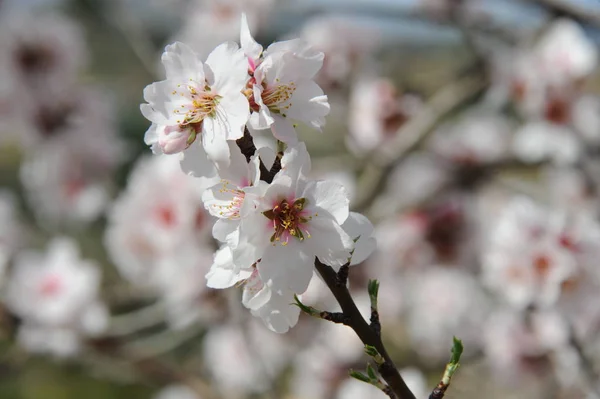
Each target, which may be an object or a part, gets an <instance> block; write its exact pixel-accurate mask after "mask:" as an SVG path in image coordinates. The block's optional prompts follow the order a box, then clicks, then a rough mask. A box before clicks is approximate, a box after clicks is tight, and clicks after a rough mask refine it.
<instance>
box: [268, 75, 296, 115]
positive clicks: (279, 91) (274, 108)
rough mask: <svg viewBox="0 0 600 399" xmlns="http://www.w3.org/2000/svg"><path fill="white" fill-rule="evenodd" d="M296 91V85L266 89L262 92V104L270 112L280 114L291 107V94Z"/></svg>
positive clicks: (282, 85)
mask: <svg viewBox="0 0 600 399" xmlns="http://www.w3.org/2000/svg"><path fill="white" fill-rule="evenodd" d="M294 91H296V84H295V83H294V82H291V83H289V84H278V85H276V86H272V87H266V88H265V89H264V90H263V92H262V96H261V97H262V100H263V103H264V104H265V106H266V107H267V108H269V110H270V111H271V112H274V113H277V114H278V113H282V111H285V110H287V109H289V108H290V107H291V106H292V103H291V102H289V101H290V99H291V98H292V94H294ZM284 116H285V115H284Z"/></svg>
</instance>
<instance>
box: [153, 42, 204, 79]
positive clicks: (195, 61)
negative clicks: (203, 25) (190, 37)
mask: <svg viewBox="0 0 600 399" xmlns="http://www.w3.org/2000/svg"><path fill="white" fill-rule="evenodd" d="M161 61H162V63H163V65H164V66H165V71H166V73H167V79H172V80H178V81H185V82H187V81H190V80H192V81H194V82H196V83H199V84H203V83H204V68H203V65H202V61H200V58H199V56H198V54H196V52H195V51H194V50H192V48H191V47H189V46H188V45H186V44H183V43H181V42H175V43H173V44H169V45H168V46H167V47H166V48H165V52H164V53H163V55H162V57H161Z"/></svg>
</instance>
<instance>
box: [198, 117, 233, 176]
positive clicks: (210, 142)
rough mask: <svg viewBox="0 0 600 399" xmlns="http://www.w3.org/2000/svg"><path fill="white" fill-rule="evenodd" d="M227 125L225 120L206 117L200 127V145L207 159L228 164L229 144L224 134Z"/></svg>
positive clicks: (225, 133)
mask: <svg viewBox="0 0 600 399" xmlns="http://www.w3.org/2000/svg"><path fill="white" fill-rule="evenodd" d="M227 130H228V126H227V125H226V121H224V120H222V119H220V118H218V117H217V118H206V119H205V120H204V123H203V127H202V146H203V147H204V151H206V155H207V156H208V159H209V160H211V161H213V162H216V163H221V164H223V165H229V162H230V160H229V146H228V145H227V140H226V135H227Z"/></svg>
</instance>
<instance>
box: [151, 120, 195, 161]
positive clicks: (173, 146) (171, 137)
mask: <svg viewBox="0 0 600 399" xmlns="http://www.w3.org/2000/svg"><path fill="white" fill-rule="evenodd" d="M157 133H158V145H159V146H160V148H161V150H162V152H163V153H165V154H176V153H178V152H182V151H183V150H185V149H186V148H187V147H188V146H189V145H190V143H192V142H193V141H194V140H195V137H196V132H195V131H194V128H193V127H190V126H184V127H181V126H177V125H176V126H159V127H158V128H157Z"/></svg>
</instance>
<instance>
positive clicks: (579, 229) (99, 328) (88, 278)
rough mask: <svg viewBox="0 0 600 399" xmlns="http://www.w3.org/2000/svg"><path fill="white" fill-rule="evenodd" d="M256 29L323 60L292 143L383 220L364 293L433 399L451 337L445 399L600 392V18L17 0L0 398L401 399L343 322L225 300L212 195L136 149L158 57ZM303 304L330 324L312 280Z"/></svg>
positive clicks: (327, 2)
mask: <svg viewBox="0 0 600 399" xmlns="http://www.w3.org/2000/svg"><path fill="white" fill-rule="evenodd" d="M242 12H245V13H246V15H247V19H248V24H249V28H250V31H251V32H252V34H253V35H254V36H255V37H256V39H257V40H258V41H259V42H260V43H261V44H262V45H263V46H267V45H268V44H269V43H271V42H272V41H274V40H282V39H288V38H294V37H300V38H301V39H303V40H304V41H306V42H307V43H309V44H310V45H311V46H312V47H313V48H315V49H316V50H318V51H321V52H323V53H324V54H325V59H324V66H323V68H322V69H321V71H320V72H319V74H318V76H317V77H316V81H317V82H318V84H319V85H320V86H321V87H322V88H323V90H324V91H325V93H326V94H327V95H328V97H329V102H330V104H331V115H329V116H328V117H327V124H326V126H325V127H324V128H323V133H318V132H314V131H312V130H310V129H303V128H299V135H300V137H301V140H303V141H305V142H306V143H307V146H308V148H309V151H310V152H311V154H312V172H311V173H312V175H313V177H315V178H327V179H332V180H335V181H337V182H339V183H341V184H342V185H344V186H345V187H346V189H347V190H348V192H349V194H350V198H351V209H352V210H356V211H359V212H363V213H364V214H365V215H367V216H368V217H369V218H370V220H371V221H372V222H373V223H374V236H375V237H376V239H377V250H376V251H375V253H374V254H373V255H372V256H371V257H370V258H368V259H367V260H365V261H364V262H363V263H362V264H361V265H360V266H358V267H355V268H353V269H352V272H351V274H350V288H351V290H352V293H353V295H354V297H355V298H356V302H357V305H358V306H359V308H360V310H361V311H362V312H364V313H365V315H367V316H368V312H369V301H368V297H367V296H366V284H367V281H368V280H369V279H372V278H377V279H379V280H380V281H381V291H380V298H379V307H380V308H379V310H380V314H381V319H382V324H383V334H384V337H385V341H386V346H387V347H388V348H389V351H390V353H391V355H392V357H393V359H394V361H395V362H396V364H398V365H399V366H400V367H401V368H402V370H401V373H402V375H403V376H404V377H405V379H406V381H407V383H408V385H409V386H410V387H411V389H412V390H413V392H414V393H415V394H416V396H417V398H419V399H421V398H423V399H424V398H426V397H427V395H428V392H430V391H431V388H433V387H434V386H435V384H436V383H437V381H438V379H439V377H440V375H441V371H442V370H443V367H444V364H445V362H446V361H447V359H448V356H449V353H448V349H449V347H450V337H452V336H453V335H456V336H458V337H460V338H462V339H463V341H464V343H465V347H466V351H465V355H464V359H463V361H462V366H461V369H460V372H459V374H457V377H456V379H455V380H454V382H453V385H452V388H451V389H450V390H449V392H448V393H447V397H448V398H458V397H460V398H464V399H469V398H478V397H481V396H482V392H485V394H484V395H485V397H486V398H527V399H529V398H569V399H578V398H581V399H592V398H600V372H599V371H598V370H600V340H599V336H600V335H599V334H598V332H599V330H600V269H599V266H598V264H597V263H598V259H599V255H600V223H599V216H600V214H599V211H600V158H599V155H600V98H599V97H598V95H599V93H600V75H599V74H598V44H599V43H600V2H598V1H597V0H368V1H367V0H152V1H146V0H110V1H109V0H0V184H1V185H2V188H1V190H0V346H1V350H0V397H1V398H7V399H12V398H15V399H17V398H25V399H38V398H44V399H63V398H79V397H86V398H128V399H129V398H155V399H212V398H226V399H229V398H231V399H246V398H247V399H255V398H257V399H258V398H265V399H266V398H270V399H354V398H356V399H358V398H366V397H380V396H383V395H382V394H381V393H380V392H377V391H376V390H375V389H374V388H373V387H370V386H368V385H367V384H362V383H359V382H357V381H355V380H352V379H350V378H349V377H348V373H347V371H348V369H349V368H361V367H363V365H364V362H365V360H366V358H365V355H364V354H363V349H362V345H361V343H360V341H359V339H358V338H357V337H356V336H355V335H354V334H353V332H352V331H351V330H350V329H348V328H346V327H345V326H341V325H335V324H332V323H327V322H325V321H322V320H315V319H312V318H309V317H306V316H305V315H301V316H300V321H299V323H298V325H297V326H296V327H295V328H294V329H292V330H290V331H289V332H288V333H286V334H283V335H279V334H275V333H273V332H271V331H269V330H268V329H267V328H265V326H264V325H263V324H261V323H260V322H257V320H255V319H254V318H252V316H251V315H250V314H249V313H248V312H246V311H245V310H244V309H243V308H242V307H241V306H240V301H239V297H240V296H241V292H242V290H241V289H238V290H235V289H233V290H229V291H227V292H223V291H217V290H213V289H211V288H207V286H206V278H205V275H206V274H207V273H208V271H209V269H210V266H211V264H212V262H213V254H214V252H215V250H217V249H218V247H217V243H216V242H215V241H214V240H213V239H212V236H211V229H212V225H213V223H214V218H213V217H212V216H211V215H210V214H209V213H208V212H207V211H206V210H205V209H204V205H203V203H202V193H203V191H204V190H205V189H206V188H207V187H208V186H210V185H212V184H214V183H215V182H214V181H210V179H206V181H200V180H198V179H194V178H192V177H190V176H187V175H185V174H184V173H183V172H182V171H181V169H180V166H179V162H178V161H177V160H176V159H174V158H172V157H171V158H169V157H161V156H154V157H151V156H150V154H151V151H150V149H149V148H148V147H147V146H146V144H145V143H144V139H143V138H144V132H145V131H146V130H147V129H148V122H147V121H146V120H145V119H144V118H143V116H142V115H141V113H140V111H139V104H140V103H141V102H142V90H143V88H144V87H145V86H146V85H147V84H149V83H150V82H153V81H156V80H160V79H161V78H162V77H163V72H162V67H161V65H160V54H161V53H162V51H163V49H164V47H165V45H167V44H168V43H171V42H173V41H176V40H179V41H183V42H185V43H187V44H188V45H189V46H191V47H192V48H193V49H194V50H195V51H197V52H198V53H199V54H200V55H201V57H202V58H203V59H204V58H205V57H206V55H207V54H208V53H209V52H210V51H211V50H212V49H213V48H214V47H215V46H217V45H218V44H220V43H222V42H224V41H231V40H233V41H238V39H239V31H240V26H241V22H240V21H241V19H240V17H241V13H242ZM255 142H256V144H257V147H259V150H260V151H266V150H265V149H264V148H263V147H269V148H272V149H274V148H275V147H274V146H275V144H274V143H273V141H272V138H269V137H266V136H265V137H261V135H260V133H257V137H256V139H255ZM265 153H266V152H265ZM302 298H303V301H304V302H305V303H306V304H308V305H311V306H315V307H318V308H320V309H327V310H331V311H336V310H338V309H337V308H336V306H337V304H336V303H335V301H334V300H333V297H332V296H331V293H330V292H329V291H328V290H327V287H326V286H325V285H324V283H323V282H322V281H321V280H320V279H319V278H318V277H316V276H314V277H313V279H312V281H311V283H310V286H309V288H308V290H307V292H305V293H304V294H303V296H302Z"/></svg>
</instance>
